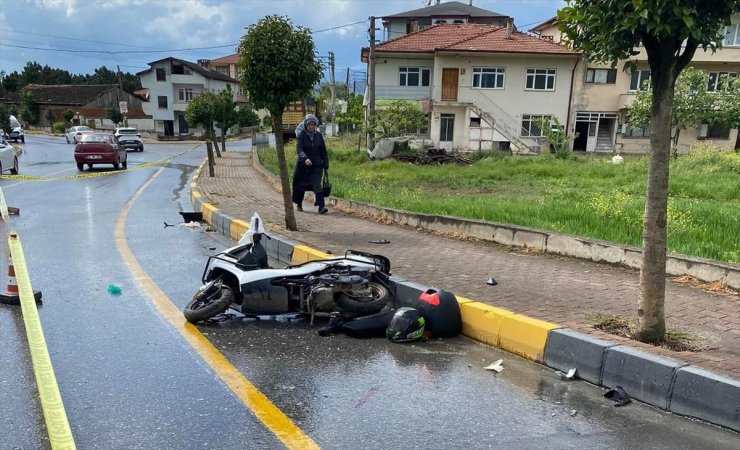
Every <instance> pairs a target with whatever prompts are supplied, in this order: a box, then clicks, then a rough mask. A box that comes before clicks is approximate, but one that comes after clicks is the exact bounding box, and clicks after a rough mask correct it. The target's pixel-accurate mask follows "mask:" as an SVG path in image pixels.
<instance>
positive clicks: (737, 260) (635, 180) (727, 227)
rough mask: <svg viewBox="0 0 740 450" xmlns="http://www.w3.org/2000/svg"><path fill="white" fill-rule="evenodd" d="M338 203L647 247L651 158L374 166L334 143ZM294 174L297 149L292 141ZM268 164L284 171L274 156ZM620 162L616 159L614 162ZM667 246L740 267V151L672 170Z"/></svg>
mask: <svg viewBox="0 0 740 450" xmlns="http://www.w3.org/2000/svg"><path fill="white" fill-rule="evenodd" d="M327 145H328V146H329V153H330V155H329V158H330V165H331V169H330V174H331V180H332V184H333V190H332V194H333V196H336V197H339V198H345V199H351V200H358V201H363V202H368V203H372V204H375V205H378V206H386V207H392V208H397V209H403V210H407V211H414V212H420V213H427V214H439V215H448V216H456V217H463V218H469V219H477V220H486V221H491V222H501V223H509V224H515V225H521V226H526V227H532V228H539V229H543V230H550V231H557V232H561V233H566V234H570V235H576V236H582V237H587V238H593V239H600V240H605V241H610V242H615V243H620V244H627V245H632V246H638V247H639V246H640V245H641V242H642V216H643V211H644V207H645V185H646V179H647V157H646V156H643V157H625V161H624V163H623V164H621V165H614V164H612V163H611V159H610V157H609V158H604V157H599V156H595V155H588V156H583V157H578V158H574V159H570V160H563V159H557V158H555V157H553V156H551V155H546V154H543V155H539V156H533V157H521V156H520V157H511V156H501V155H495V156H490V155H489V156H488V157H477V158H475V160H476V161H475V163H474V164H472V165H469V166H457V165H444V166H417V165H412V164H408V163H403V162H400V161H396V160H393V159H385V160H379V161H371V160H370V159H369V158H368V157H367V154H366V153H365V152H364V150H362V151H358V150H357V136H356V135H355V136H349V137H346V138H343V139H332V138H327ZM285 149H286V152H285V153H286V158H287V160H288V168H289V172H290V173H292V171H293V166H294V165H295V156H294V155H295V143H294V141H291V142H290V143H288V144H286V147H285ZM259 155H260V160H261V161H262V163H263V165H264V166H265V167H266V168H267V169H268V170H270V171H271V172H273V173H278V170H277V157H276V154H275V151H274V150H260V152H259ZM609 156H611V155H609ZM668 249H669V251H671V252H676V253H680V254H684V255H691V256H697V257H702V258H708V259H713V260H719V261H724V262H729V263H733V264H740V153H738V152H716V151H707V150H697V151H695V152H693V153H691V154H690V155H688V156H682V157H680V158H678V160H675V161H673V162H672V163H671V168H670V200H669V205H668Z"/></svg>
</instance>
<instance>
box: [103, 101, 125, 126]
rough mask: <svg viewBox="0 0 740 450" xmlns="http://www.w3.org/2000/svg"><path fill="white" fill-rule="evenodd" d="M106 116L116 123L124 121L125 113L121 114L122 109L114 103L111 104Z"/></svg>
mask: <svg viewBox="0 0 740 450" xmlns="http://www.w3.org/2000/svg"><path fill="white" fill-rule="evenodd" d="M106 117H107V118H108V119H110V121H111V122H113V123H114V124H116V125H118V124H119V123H121V122H123V114H121V111H120V110H119V109H118V108H117V107H116V106H114V105H110V106H109V107H108V110H107V111H106Z"/></svg>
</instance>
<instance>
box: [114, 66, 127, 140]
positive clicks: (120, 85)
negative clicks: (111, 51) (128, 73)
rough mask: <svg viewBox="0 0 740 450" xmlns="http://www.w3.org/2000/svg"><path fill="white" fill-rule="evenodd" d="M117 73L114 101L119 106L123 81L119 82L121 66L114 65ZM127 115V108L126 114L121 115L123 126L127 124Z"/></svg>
mask: <svg viewBox="0 0 740 450" xmlns="http://www.w3.org/2000/svg"><path fill="white" fill-rule="evenodd" d="M116 70H117V75H118V91H116V102H117V103H118V107H119V108H120V107H121V99H120V97H119V95H121V94H123V83H122V82H121V67H120V66H118V65H117V66H116ZM127 115H128V109H127V110H126V114H124V115H123V126H125V127H127V126H128V118H127V117H126V116H127Z"/></svg>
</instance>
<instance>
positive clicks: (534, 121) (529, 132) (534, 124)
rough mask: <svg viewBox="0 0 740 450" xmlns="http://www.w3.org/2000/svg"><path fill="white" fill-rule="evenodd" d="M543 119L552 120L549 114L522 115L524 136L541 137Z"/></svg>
mask: <svg viewBox="0 0 740 450" xmlns="http://www.w3.org/2000/svg"><path fill="white" fill-rule="evenodd" d="M541 120H547V121H549V120H550V116H548V115H533V114H523V115H522V136H524V137H527V136H529V137H540V136H543V134H542V129H541V128H540V126H539V122H540V121H541Z"/></svg>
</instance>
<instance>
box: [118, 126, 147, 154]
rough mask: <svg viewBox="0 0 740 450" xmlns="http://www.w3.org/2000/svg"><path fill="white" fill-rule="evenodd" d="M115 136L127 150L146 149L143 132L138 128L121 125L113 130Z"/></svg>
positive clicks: (140, 150)
mask: <svg viewBox="0 0 740 450" xmlns="http://www.w3.org/2000/svg"><path fill="white" fill-rule="evenodd" d="M113 136H115V137H116V138H117V139H118V142H119V143H120V144H121V145H122V146H123V148H125V149H126V150H136V151H137V152H143V151H144V140H143V139H141V132H139V130H138V129H136V128H131V127H119V128H116V129H115V131H114V132H113Z"/></svg>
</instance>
